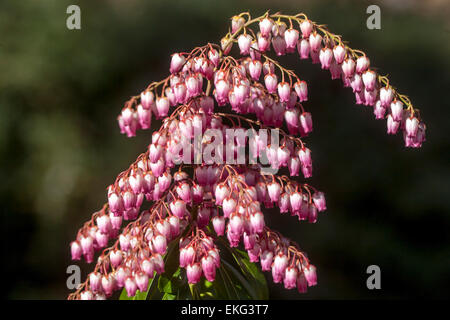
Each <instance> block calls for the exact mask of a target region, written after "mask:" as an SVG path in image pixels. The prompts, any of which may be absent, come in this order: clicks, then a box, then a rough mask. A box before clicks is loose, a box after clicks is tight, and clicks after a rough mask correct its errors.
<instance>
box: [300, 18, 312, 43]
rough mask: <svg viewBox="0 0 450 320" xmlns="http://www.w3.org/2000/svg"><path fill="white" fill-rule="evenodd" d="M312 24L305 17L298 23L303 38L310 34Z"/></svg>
mask: <svg viewBox="0 0 450 320" xmlns="http://www.w3.org/2000/svg"><path fill="white" fill-rule="evenodd" d="M312 28H313V25H312V23H311V21H309V20H308V19H305V20H303V21H302V23H300V30H301V31H302V35H303V38H305V39H306V38H308V37H309V35H310V34H311V31H312Z"/></svg>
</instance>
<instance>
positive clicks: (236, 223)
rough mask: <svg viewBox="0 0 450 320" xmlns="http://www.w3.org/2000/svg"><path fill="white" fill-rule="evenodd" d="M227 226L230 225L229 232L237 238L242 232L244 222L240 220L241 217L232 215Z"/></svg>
mask: <svg viewBox="0 0 450 320" xmlns="http://www.w3.org/2000/svg"><path fill="white" fill-rule="evenodd" d="M229 225H230V230H231V232H232V233H234V234H236V235H239V237H240V236H241V235H242V233H243V232H244V221H243V219H242V218H241V216H239V215H237V214H234V215H232V216H231V218H230V222H229Z"/></svg>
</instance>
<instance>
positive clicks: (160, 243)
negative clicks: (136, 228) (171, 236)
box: [152, 235, 167, 254]
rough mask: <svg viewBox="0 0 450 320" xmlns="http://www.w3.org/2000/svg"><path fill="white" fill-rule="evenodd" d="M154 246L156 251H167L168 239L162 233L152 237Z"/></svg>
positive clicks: (162, 252) (161, 252) (160, 252)
mask: <svg viewBox="0 0 450 320" xmlns="http://www.w3.org/2000/svg"><path fill="white" fill-rule="evenodd" d="M152 244H153V248H154V249H155V251H156V252H157V253H159V254H164V253H166V249H167V240H166V238H165V237H164V236H162V235H157V236H156V237H153V239H152Z"/></svg>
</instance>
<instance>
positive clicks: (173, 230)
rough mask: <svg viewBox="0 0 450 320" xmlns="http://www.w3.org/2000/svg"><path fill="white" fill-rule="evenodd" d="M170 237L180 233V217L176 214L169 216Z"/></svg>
mask: <svg viewBox="0 0 450 320" xmlns="http://www.w3.org/2000/svg"><path fill="white" fill-rule="evenodd" d="M169 224H170V235H171V238H172V239H173V238H176V237H178V235H179V234H180V219H179V218H178V217H176V216H171V217H169Z"/></svg>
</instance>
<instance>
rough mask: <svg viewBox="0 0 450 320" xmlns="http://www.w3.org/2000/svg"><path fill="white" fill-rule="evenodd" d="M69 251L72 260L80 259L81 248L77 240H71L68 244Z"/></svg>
mask: <svg viewBox="0 0 450 320" xmlns="http://www.w3.org/2000/svg"><path fill="white" fill-rule="evenodd" d="M70 253H71V254H72V260H80V259H81V254H82V253H83V252H82V249H81V246H80V244H79V243H78V242H77V241H73V242H72V243H71V244H70Z"/></svg>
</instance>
